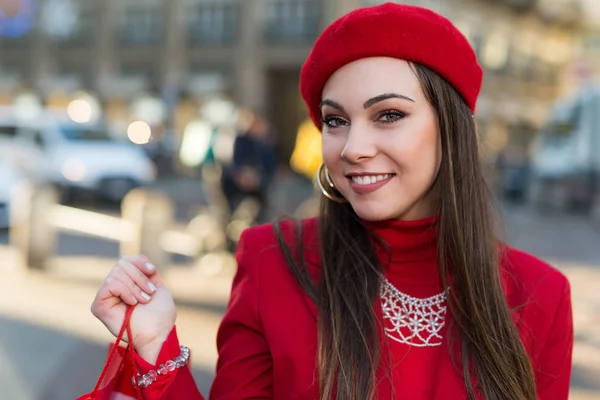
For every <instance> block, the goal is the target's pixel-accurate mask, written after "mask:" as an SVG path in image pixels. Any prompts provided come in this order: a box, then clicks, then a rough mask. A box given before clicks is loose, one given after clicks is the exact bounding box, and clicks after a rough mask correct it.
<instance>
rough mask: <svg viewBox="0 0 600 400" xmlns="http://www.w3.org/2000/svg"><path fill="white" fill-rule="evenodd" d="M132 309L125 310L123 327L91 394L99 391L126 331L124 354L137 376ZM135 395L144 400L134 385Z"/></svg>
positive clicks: (131, 307)
mask: <svg viewBox="0 0 600 400" xmlns="http://www.w3.org/2000/svg"><path fill="white" fill-rule="evenodd" d="M134 308H135V306H127V310H126V311H125V319H124V321H123V325H122V326H121V330H120V331H119V334H118V335H117V340H116V341H115V345H114V346H112V348H111V350H110V353H109V355H108V358H107V360H106V364H104V369H103V370H102V373H101V374H100V378H99V379H98V382H97V383H96V387H95V388H94V392H93V393H96V392H97V391H98V390H99V389H100V386H101V385H102V383H103V382H104V378H106V374H107V373H108V369H109V367H110V365H111V362H112V360H113V358H114V357H115V354H116V353H117V349H118V346H119V343H121V340H122V339H123V335H124V334H125V331H127V338H128V339H129V340H128V342H129V343H128V345H127V350H126V352H127V353H128V356H129V361H130V362H131V365H132V366H133V367H134V377H135V376H136V375H137V362H136V359H135V350H134V347H133V335H132V334H131V326H130V320H131V314H132V313H133V310H134ZM135 394H136V397H137V398H138V400H144V397H143V396H142V391H141V389H140V387H139V386H138V385H135Z"/></svg>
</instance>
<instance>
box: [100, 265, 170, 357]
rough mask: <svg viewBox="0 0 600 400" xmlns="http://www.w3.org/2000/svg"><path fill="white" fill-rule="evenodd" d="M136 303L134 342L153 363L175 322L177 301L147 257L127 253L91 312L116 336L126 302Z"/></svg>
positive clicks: (108, 278) (101, 291)
mask: <svg viewBox="0 0 600 400" xmlns="http://www.w3.org/2000/svg"><path fill="white" fill-rule="evenodd" d="M136 304H137V307H136V308H135V310H134V312H133V313H132V315H131V322H130V326H131V334H132V335H133V344H134V346H135V349H136V351H137V352H138V354H139V355H140V356H141V357H142V358H143V359H144V360H146V361H148V362H149V363H151V364H154V363H155V362H156V359H157V358H158V353H159V352H160V349H161V348H162V345H163V342H164V341H165V340H166V339H167V337H168V335H169V333H170V332H171V330H172V329H173V326H174V325H175V319H176V317H177V311H176V309H175V303H174V301H173V296H171V293H170V292H169V290H168V289H167V287H166V286H165V284H164V282H163V280H162V278H161V277H160V274H159V273H158V271H157V270H156V267H155V266H154V265H153V264H152V263H151V262H150V260H148V258H147V257H145V256H125V257H123V258H121V259H120V260H119V261H118V262H117V263H116V264H115V266H114V267H113V269H112V270H111V271H110V273H109V274H108V276H107V277H106V279H105V280H104V282H103V284H102V286H100V289H99V290H98V294H97V295H96V298H95V299H94V302H93V303H92V314H94V316H95V317H96V318H98V319H99V320H100V321H102V323H103V324H104V325H105V326H106V327H107V328H108V330H109V331H110V332H111V333H112V334H113V335H115V336H117V335H118V334H119V331H120V330H121V326H122V325H123V320H124V319H125V311H126V309H127V306H128V305H136ZM125 340H128V338H126V339H125Z"/></svg>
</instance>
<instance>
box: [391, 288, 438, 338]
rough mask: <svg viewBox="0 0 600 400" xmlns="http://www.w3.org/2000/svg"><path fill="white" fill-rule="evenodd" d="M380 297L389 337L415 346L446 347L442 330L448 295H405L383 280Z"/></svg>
mask: <svg viewBox="0 0 600 400" xmlns="http://www.w3.org/2000/svg"><path fill="white" fill-rule="evenodd" d="M380 297H381V309H382V311H383V318H384V321H385V333H386V336H387V337H389V338H390V339H392V340H395V341H396V342H399V343H404V344H407V345H409V346H415V347H435V346H440V345H441V344H442V335H441V334H440V331H441V330H442V328H443V327H444V323H445V321H446V300H447V296H446V292H442V293H440V294H438V295H435V296H432V297H428V298H425V299H420V298H417V297H412V296H409V295H407V294H405V293H402V292H401V291H399V290H398V289H397V288H396V287H395V286H394V285H392V284H391V283H390V282H389V281H388V280H387V279H386V278H382V282H381V290H380Z"/></svg>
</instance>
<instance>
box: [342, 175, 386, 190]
mask: <svg viewBox="0 0 600 400" xmlns="http://www.w3.org/2000/svg"><path fill="white" fill-rule="evenodd" d="M395 176H396V174H380V173H377V174H360V175H354V174H352V175H348V179H350V182H351V184H350V187H351V188H352V190H353V191H354V192H355V193H357V194H368V193H372V192H374V191H376V190H378V189H380V188H381V187H383V186H385V185H387V183H388V182H390V181H391V180H392V179H394V177H395Z"/></svg>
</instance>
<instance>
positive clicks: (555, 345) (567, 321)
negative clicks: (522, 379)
mask: <svg viewBox="0 0 600 400" xmlns="http://www.w3.org/2000/svg"><path fill="white" fill-rule="evenodd" d="M572 351H573V314H572V309H571V290H570V286H569V282H568V281H567V280H566V279H564V284H563V289H562V297H561V299H560V302H559V303H558V308H557V310H556V313H555V315H554V322H553V323H552V326H551V328H550V331H549V335H548V337H547V339H546V341H545V343H544V346H543V348H542V351H541V353H540V355H539V358H538V362H537V366H536V370H535V379H536V385H537V391H538V398H539V399H540V400H566V399H568V397H569V384H570V379H571V364H572Z"/></svg>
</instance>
